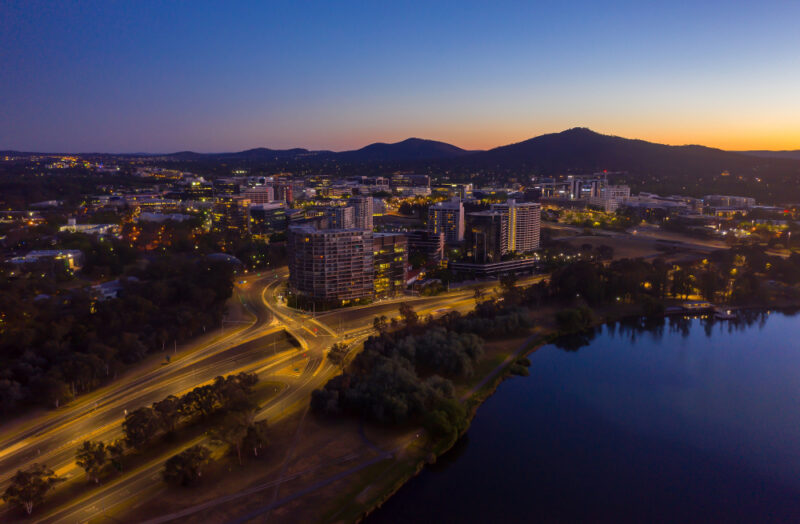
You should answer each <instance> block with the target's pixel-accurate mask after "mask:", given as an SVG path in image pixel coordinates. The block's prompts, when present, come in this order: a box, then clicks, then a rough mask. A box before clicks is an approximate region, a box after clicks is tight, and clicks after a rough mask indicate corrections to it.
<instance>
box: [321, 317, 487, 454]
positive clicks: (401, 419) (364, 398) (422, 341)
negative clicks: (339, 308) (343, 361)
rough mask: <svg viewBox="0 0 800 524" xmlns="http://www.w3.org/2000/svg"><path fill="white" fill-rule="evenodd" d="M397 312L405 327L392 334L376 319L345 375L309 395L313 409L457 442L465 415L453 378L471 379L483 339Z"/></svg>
mask: <svg viewBox="0 0 800 524" xmlns="http://www.w3.org/2000/svg"><path fill="white" fill-rule="evenodd" d="M400 314H401V317H402V319H403V320H402V323H403V325H402V327H398V328H397V329H396V330H394V331H390V330H389V327H390V325H389V324H388V323H387V322H386V319H385V318H380V317H379V318H377V319H376V322H375V324H376V327H377V328H378V330H379V332H380V334H379V335H377V336H373V337H370V338H369V339H368V340H367V341H366V342H365V344H364V350H363V351H362V352H361V353H359V354H358V355H357V356H356V358H355V359H354V360H353V362H352V364H351V365H350V366H349V368H348V371H347V372H346V373H343V374H341V375H339V376H337V377H334V378H333V379H331V380H330V381H329V382H328V383H327V384H326V385H325V387H324V388H323V389H319V390H315V391H314V392H313V394H312V397H311V406H312V409H314V410H315V411H317V412H319V413H326V414H341V413H348V414H354V415H357V416H359V417H363V418H365V419H368V420H371V421H374V422H378V423H382V424H394V425H401V424H406V423H411V422H415V423H420V422H421V423H424V424H425V425H426V427H428V428H429V429H430V430H431V431H432V432H434V433H435V434H437V435H448V436H450V437H452V438H455V436H457V435H458V434H459V433H460V432H461V431H462V430H463V429H464V428H465V427H466V411H465V410H464V408H463V406H461V404H460V403H459V402H458V401H457V400H456V399H455V398H454V396H455V387H454V385H453V382H452V380H451V379H460V378H466V377H469V376H471V374H472V372H473V366H474V363H475V361H476V360H477V359H478V358H479V357H480V356H481V355H482V353H483V340H482V339H480V338H479V337H478V336H476V335H474V334H472V333H468V332H458V331H453V330H450V329H447V328H446V327H444V326H443V325H439V324H437V323H436V322H438V321H433V320H429V321H428V322H423V321H421V319H420V318H419V317H418V315H417V314H416V313H415V312H414V310H413V309H412V308H411V307H410V306H408V305H407V304H402V305H401V306H400ZM395 325H397V324H395Z"/></svg>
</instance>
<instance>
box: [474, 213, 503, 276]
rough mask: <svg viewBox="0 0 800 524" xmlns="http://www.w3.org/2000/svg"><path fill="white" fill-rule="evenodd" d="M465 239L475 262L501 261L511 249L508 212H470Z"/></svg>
mask: <svg viewBox="0 0 800 524" xmlns="http://www.w3.org/2000/svg"><path fill="white" fill-rule="evenodd" d="M465 241H466V249H467V252H468V253H470V255H471V257H472V260H473V261H474V262H476V263H478V264H487V263H493V262H500V261H501V259H502V257H503V255H505V254H506V253H507V252H508V251H509V250H508V214H507V213H504V212H502V211H479V212H477V213H468V214H467V227H466V234H465Z"/></svg>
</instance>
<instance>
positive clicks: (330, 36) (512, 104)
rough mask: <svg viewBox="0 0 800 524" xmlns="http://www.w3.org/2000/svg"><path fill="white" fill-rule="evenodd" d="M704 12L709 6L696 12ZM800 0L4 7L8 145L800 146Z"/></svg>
mask: <svg viewBox="0 0 800 524" xmlns="http://www.w3.org/2000/svg"><path fill="white" fill-rule="evenodd" d="M696 4H702V5H696ZM799 24H800V3H797V2H761V3H756V2H735V1H731V2H672V3H670V4H669V6H665V5H664V3H661V2H641V1H640V2H608V3H601V2H593V1H582V2H563V1H551V2H492V3H491V6H490V5H489V3H488V2H448V3H435V2H424V1H420V2H391V3H390V2H374V1H373V2H358V3H356V2H336V1H328V2H302V1H295V2H200V1H191V2H189V1H186V2H179V1H174V2H145V1H129V2H122V1H120V2H114V1H111V0H107V1H98V2H69V1H60V2H38V1H21V2H11V1H9V0H4V1H3V2H2V3H0V149H5V148H13V149H24V150H40V151H42V150H46V151H113V152H117V151H118V152H130V151H152V152H164V151H175V150H182V149H193V150H197V151H223V150H226V151H227V150H240V149H245V148H249V147H256V146H267V147H290V146H298V147H309V148H329V149H348V148H355V147H360V146H362V145H365V144H366V143H368V142H371V141H378V140H380V141H395V140H400V139H403V138H406V137H408V136H419V137H424V138H433V139H439V140H444V141H448V142H452V143H455V144H456V145H459V146H462V147H467V148H489V147H494V146H497V145H502V144H504V143H508V142H514V141H519V140H523V139H526V138H529V137H531V136H535V135H538V134H541V133H544V132H552V131H559V130H562V129H565V128H568V127H573V126H577V125H581V126H589V127H592V128H594V129H596V130H598V131H601V132H606V133H612V134H618V135H623V136H632V137H637V138H645V139H650V140H656V141H663V142H667V143H704V144H708V145H713V146H718V147H725V148H730V149H739V148H800V96H798V94H797V93H798V92H800V29H798V27H800V25H799Z"/></svg>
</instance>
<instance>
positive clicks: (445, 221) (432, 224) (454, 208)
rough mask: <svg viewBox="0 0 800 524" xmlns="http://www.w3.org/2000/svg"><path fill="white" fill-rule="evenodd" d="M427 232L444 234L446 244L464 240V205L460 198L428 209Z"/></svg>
mask: <svg viewBox="0 0 800 524" xmlns="http://www.w3.org/2000/svg"><path fill="white" fill-rule="evenodd" d="M428 232H430V233H432V234H434V235H437V234H439V233H444V240H445V242H448V243H454V242H461V241H462V240H464V204H463V203H462V202H461V199H460V198H454V199H452V200H450V201H449V202H439V203H437V204H435V205H433V206H431V207H429V208H428Z"/></svg>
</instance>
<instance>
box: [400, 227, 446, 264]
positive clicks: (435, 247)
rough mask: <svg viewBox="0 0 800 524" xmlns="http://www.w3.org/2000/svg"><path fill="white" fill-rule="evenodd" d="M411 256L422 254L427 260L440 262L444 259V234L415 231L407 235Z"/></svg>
mask: <svg viewBox="0 0 800 524" xmlns="http://www.w3.org/2000/svg"><path fill="white" fill-rule="evenodd" d="M406 237H408V252H409V254H420V255H422V256H423V257H424V258H425V260H431V261H435V262H439V261H441V260H442V259H443V258H444V233H431V232H430V231H425V230H414V231H409V232H408V233H406Z"/></svg>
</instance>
